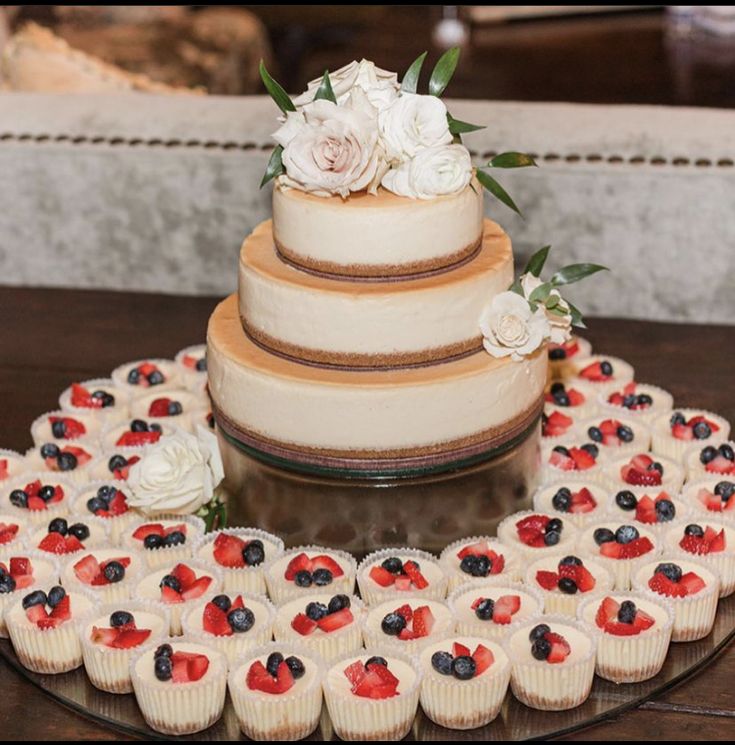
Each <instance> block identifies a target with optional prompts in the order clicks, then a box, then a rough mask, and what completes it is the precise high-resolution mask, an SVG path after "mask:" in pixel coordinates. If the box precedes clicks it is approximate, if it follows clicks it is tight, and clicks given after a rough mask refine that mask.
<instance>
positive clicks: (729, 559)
mask: <svg viewBox="0 0 735 745" xmlns="http://www.w3.org/2000/svg"><path fill="white" fill-rule="evenodd" d="M663 544H664V551H665V552H666V554H667V555H668V554H671V555H677V556H682V557H688V558H693V559H696V560H697V561H700V562H702V563H703V564H704V565H705V566H708V567H711V568H712V569H713V570H715V571H716V572H717V574H718V575H719V577H720V597H721V598H724V597H727V596H728V595H731V594H732V593H733V592H735V525H733V524H732V523H727V522H725V521H724V520H717V519H710V518H705V519H695V520H692V521H691V522H689V523H679V524H678V525H676V526H674V527H672V528H670V529H669V530H668V531H667V532H666V534H665V535H664V540H663Z"/></svg>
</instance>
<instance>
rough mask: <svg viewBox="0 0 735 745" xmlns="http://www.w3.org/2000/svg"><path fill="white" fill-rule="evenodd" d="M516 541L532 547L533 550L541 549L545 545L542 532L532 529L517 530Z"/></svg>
mask: <svg viewBox="0 0 735 745" xmlns="http://www.w3.org/2000/svg"><path fill="white" fill-rule="evenodd" d="M518 540H519V541H521V543H525V544H526V545H527V546H533V547H534V548H542V547H543V546H545V545H546V543H545V542H544V533H543V531H538V530H535V529H533V528H519V529H518Z"/></svg>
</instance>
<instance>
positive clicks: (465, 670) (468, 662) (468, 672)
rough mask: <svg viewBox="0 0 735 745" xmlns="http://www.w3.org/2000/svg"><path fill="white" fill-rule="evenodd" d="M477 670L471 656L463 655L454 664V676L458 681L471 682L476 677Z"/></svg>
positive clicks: (456, 658)
mask: <svg viewBox="0 0 735 745" xmlns="http://www.w3.org/2000/svg"><path fill="white" fill-rule="evenodd" d="M475 670H477V665H476V664H475V661H474V660H473V659H472V657H470V656H469V655H465V654H461V655H460V656H459V657H455V658H454V661H453V662H452V675H454V677H455V678H457V680H471V679H472V678H474V677H475Z"/></svg>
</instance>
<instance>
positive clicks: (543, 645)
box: [531, 637, 551, 660]
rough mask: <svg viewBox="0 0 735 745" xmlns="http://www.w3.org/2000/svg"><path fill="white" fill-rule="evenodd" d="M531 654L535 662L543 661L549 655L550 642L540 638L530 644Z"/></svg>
mask: <svg viewBox="0 0 735 745" xmlns="http://www.w3.org/2000/svg"><path fill="white" fill-rule="evenodd" d="M531 654H532V655H533V657H534V659H536V660H545V659H546V658H547V657H548V656H549V655H550V654H551V642H550V641H548V640H547V639H544V638H543V637H541V638H540V639H535V640H534V641H533V643H532V644H531Z"/></svg>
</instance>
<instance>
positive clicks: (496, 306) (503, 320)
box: [480, 291, 549, 362]
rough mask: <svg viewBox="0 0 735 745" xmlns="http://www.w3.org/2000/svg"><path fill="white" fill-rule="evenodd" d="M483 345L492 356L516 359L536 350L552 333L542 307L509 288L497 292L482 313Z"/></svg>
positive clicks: (518, 359) (520, 358)
mask: <svg viewBox="0 0 735 745" xmlns="http://www.w3.org/2000/svg"><path fill="white" fill-rule="evenodd" d="M480 330H481V331H482V335H483V337H484V339H483V346H484V347H485V350H486V351H487V352H488V353H489V354H491V355H492V356H493V357H508V356H510V357H511V359H513V360H515V361H516V362H518V361H520V360H522V359H523V358H524V357H525V356H526V355H529V354H531V353H532V352H534V351H535V350H536V349H538V347H539V346H540V345H541V344H542V343H543V342H544V340H545V339H546V338H547V336H548V334H549V323H548V321H547V319H546V314H545V313H544V311H543V310H541V309H537V310H535V311H534V310H531V307H530V306H529V304H528V301H527V300H526V298H524V297H523V295H519V294H517V293H515V292H511V291H506V292H501V293H500V294H499V295H496V296H495V297H494V298H493V300H492V302H491V303H490V305H489V306H488V307H487V308H486V309H485V311H484V312H483V314H482V316H481V317H480Z"/></svg>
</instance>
